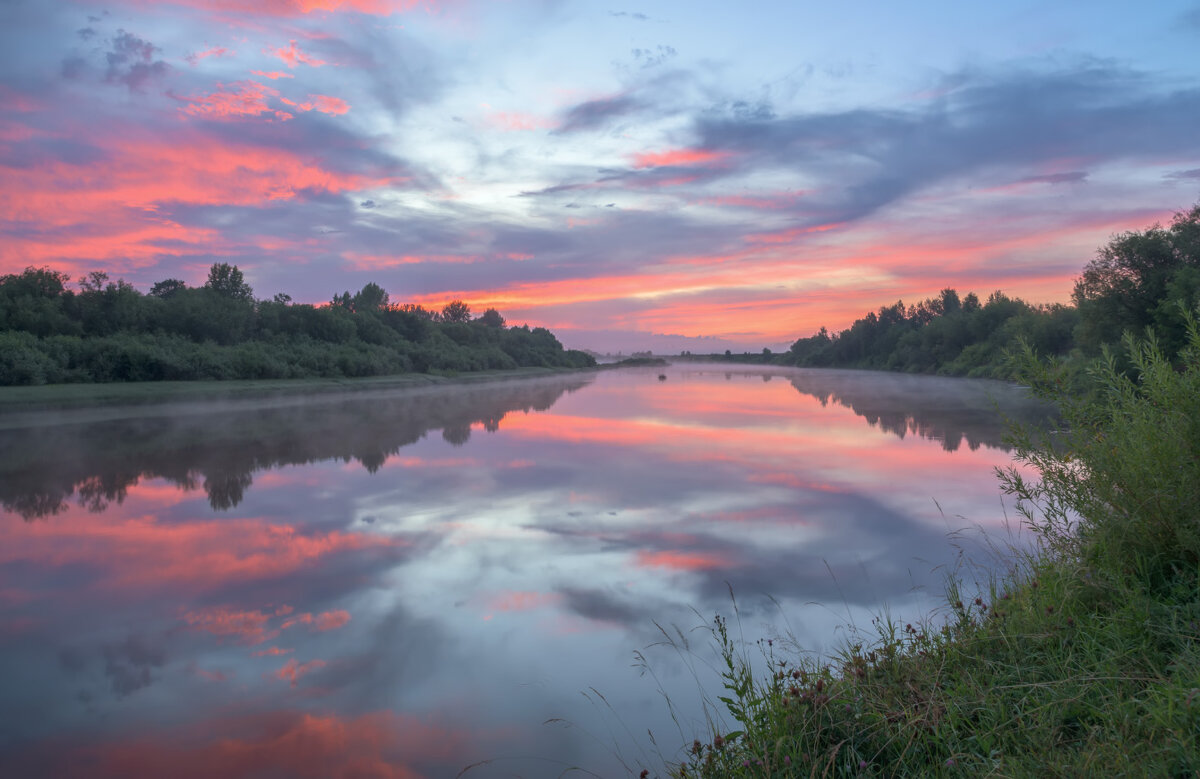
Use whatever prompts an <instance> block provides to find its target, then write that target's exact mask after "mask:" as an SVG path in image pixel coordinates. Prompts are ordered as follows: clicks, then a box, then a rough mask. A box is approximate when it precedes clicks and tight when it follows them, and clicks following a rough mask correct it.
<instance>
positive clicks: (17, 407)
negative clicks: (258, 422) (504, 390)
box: [0, 368, 594, 413]
mask: <svg viewBox="0 0 1200 779" xmlns="http://www.w3.org/2000/svg"><path fill="white" fill-rule="evenodd" d="M590 370H594V368H513V369H509V370H482V371H470V372H466V373H455V372H441V373H402V374H397V375H394V376H369V377H364V378H339V379H332V378H330V379H258V380H232V381H141V382H114V383H109V384H45V385H41V386H36V387H30V386H24V387H0V413H6V412H19V411H42V410H52V409H62V408H78V407H83V406H97V405H140V404H146V403H171V402H178V401H197V400H230V399H252V398H263V397H282V396H292V395H304V394H317V393H329V392H361V391H369V390H389V389H402V388H409V387H429V386H437V385H442V384H466V383H473V382H481V381H497V380H501V379H517V378H530V377H535V376H550V375H556V374H562V373H573V372H578V371H590Z"/></svg>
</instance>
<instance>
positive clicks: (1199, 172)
mask: <svg viewBox="0 0 1200 779" xmlns="http://www.w3.org/2000/svg"><path fill="white" fill-rule="evenodd" d="M1167 178H1169V179H1200V168H1192V169H1191V170H1177V171H1175V172H1173V173H1168V174H1167Z"/></svg>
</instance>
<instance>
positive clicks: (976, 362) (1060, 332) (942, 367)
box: [731, 205, 1200, 378]
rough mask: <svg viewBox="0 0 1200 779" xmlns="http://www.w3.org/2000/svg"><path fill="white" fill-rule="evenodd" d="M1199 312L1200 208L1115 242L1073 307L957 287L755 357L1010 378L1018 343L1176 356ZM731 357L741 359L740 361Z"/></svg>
mask: <svg viewBox="0 0 1200 779" xmlns="http://www.w3.org/2000/svg"><path fill="white" fill-rule="evenodd" d="M1198 307H1200V205H1197V206H1195V207H1193V208H1192V209H1191V210H1190V211H1186V212H1181V213H1178V214H1176V215H1175V217H1174V219H1173V220H1172V221H1171V224H1170V225H1169V226H1167V227H1163V226H1161V225H1158V224H1155V225H1153V226H1151V227H1150V228H1148V229H1146V230H1142V231H1131V232H1126V233H1122V234H1120V235H1117V236H1114V237H1113V238H1112V239H1111V240H1110V241H1109V242H1108V243H1107V244H1106V245H1105V246H1103V247H1102V248H1100V250H1099V251H1098V252H1097V253H1096V257H1095V258H1094V259H1093V260H1092V261H1091V262H1089V263H1088V264H1087V266H1086V267H1085V268H1084V269H1083V273H1082V274H1081V276H1080V277H1079V278H1078V279H1077V281H1076V283H1075V287H1074V290H1073V292H1072V295H1071V305H1065V304H1058V303H1055V304H1049V305H1045V304H1043V305H1033V304H1030V303H1027V302H1025V301H1023V300H1021V299H1020V298H1013V297H1009V296H1007V295H1005V294H1004V293H1002V292H999V291H997V292H993V293H992V294H991V295H989V296H988V297H987V299H986V300H981V299H980V298H979V297H978V296H977V295H976V294H975V293H973V292H971V293H968V294H966V295H962V296H960V295H959V293H958V292H957V291H956V290H954V289H951V288H947V289H943V290H942V291H941V292H940V293H939V294H938V296H937V297H933V298H928V299H926V300H923V301H921V302H920V303H917V304H915V305H907V306H906V305H905V304H904V302H903V301H898V302H896V303H894V304H893V305H890V306H883V307H881V308H880V309H879V310H878V311H877V312H875V311H873V312H870V313H868V314H867V315H866V316H863V317H861V318H859V319H857V320H855V321H854V323H853V324H852V325H850V327H848V328H846V329H845V330H842V331H841V332H837V333H830V332H829V331H828V330H827V329H826V328H824V327H822V328H821V329H820V330H819V331H818V332H817V333H816V334H815V335H812V336H809V337H806V338H800V339H798V340H797V341H796V342H795V343H793V344H792V346H791V349H790V350H789V351H788V352H787V353H785V354H782V355H774V356H772V355H770V353H769V352H767V351H766V350H764V356H763V357H762V358H758V356H757V355H752V356H750V357H752V358H753V359H755V360H756V361H770V362H776V363H781V364H787V365H800V366H815V367H854V368H871V369H877V370H891V371H907V372H917V373H942V374H951V375H965V376H983V377H996V378H1008V377H1009V376H1011V371H1012V368H1011V364H1010V360H1009V355H1010V354H1011V353H1012V352H1013V350H1014V347H1016V346H1017V345H1018V344H1020V343H1022V342H1023V343H1025V344H1028V345H1029V346H1030V347H1032V348H1033V350H1034V351H1035V352H1037V353H1038V354H1040V355H1043V356H1056V357H1059V358H1062V359H1063V360H1065V361H1066V362H1068V363H1073V364H1076V365H1080V366H1082V365H1084V364H1085V363H1086V362H1087V361H1088V360H1090V358H1093V357H1096V356H1098V355H1099V354H1100V353H1101V352H1102V351H1103V350H1104V349H1105V348H1106V347H1107V348H1109V349H1112V350H1114V351H1119V344H1120V340H1121V336H1122V334H1123V333H1125V332H1133V333H1135V334H1137V335H1139V336H1141V335H1146V334H1149V336H1150V337H1152V338H1153V339H1154V340H1155V341H1156V342H1157V343H1158V345H1159V347H1160V348H1161V349H1162V350H1163V351H1164V353H1166V354H1168V355H1175V354H1177V353H1178V352H1179V351H1180V349H1182V348H1183V346H1184V344H1185V343H1186V342H1187V321H1186V320H1187V317H1188V315H1189V314H1190V313H1191V312H1194V311H1196V310H1197V308H1198ZM731 357H733V359H737V358H736V357H734V356H732V355H731Z"/></svg>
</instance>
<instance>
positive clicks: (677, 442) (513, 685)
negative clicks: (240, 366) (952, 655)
mask: <svg viewBox="0 0 1200 779" xmlns="http://www.w3.org/2000/svg"><path fill="white" fill-rule="evenodd" d="M1004 415H1007V416H1010V417H1012V418H1015V419H1019V420H1024V421H1035V420H1039V419H1043V418H1044V417H1045V415H1046V410H1045V408H1044V407H1042V406H1040V405H1038V404H1036V403H1033V402H1031V401H1030V400H1029V399H1028V398H1027V397H1026V396H1025V395H1024V393H1023V392H1022V391H1021V390H1019V389H1018V388H1016V387H1013V386H1011V385H1006V384H1001V383H996V382H984V381H969V380H963V379H940V378H931V377H913V376H897V375H888V374H880V373H870V372H859V371H818V370H802V369H782V368H766V367H764V368H761V369H760V368H754V367H747V366H734V365H720V364H699V363H681V364H678V365H672V366H670V367H666V368H639V369H624V370H614V371H601V372H587V373H572V374H562V375H556V376H550V377H541V378H531V379H513V380H505V381H497V382H486V383H471V384H463V385H440V386H435V387H426V388H415V389H405V390H390V391H374V390H367V391H360V392H353V393H347V394H329V393H324V394H317V395H312V396H306V397H295V396H289V397H280V398H259V399H253V400H238V401H213V402H203V403H202V402H189V403H176V404H160V405H143V406H138V407H111V406H108V407H103V408H94V409H76V410H71V411H61V412H53V413H51V412H46V413H34V414H21V415H14V414H9V415H4V414H0V453H2V454H0V667H3V668H4V669H5V670H4V678H3V682H2V683H0V774H3V775H13V776H16V775H21V776H41V775H45V776H88V777H109V776H112V777H117V776H136V775H147V776H151V775H154V776H173V777H187V776H197V777H199V776H204V777H209V776H312V777H325V776H350V775H355V776H381V777H383V776H389V777H417V776H420V777H444V776H449V777H452V776H455V775H456V774H458V773H459V772H460V771H462V770H463V769H464V768H468V767H469V766H470V768H469V770H467V771H466V773H465V774H464V775H465V776H467V777H489V776H529V777H540V776H558V775H567V776H573V775H580V776H587V775H594V776H603V777H607V776H622V775H626V773H631V774H632V775H636V774H637V772H638V771H639V770H640V769H641V768H643V767H647V768H650V769H651V773H652V774H654V773H656V772H658V770H659V769H661V766H662V761H663V759H671V758H673V757H677V756H678V754H679V753H678V752H677V750H678V749H679V748H680V747H682V746H683V745H684V744H690V743H691V739H692V738H693V737H694V736H696V735H701V737H703V736H704V729H705V728H706V727H707V725H706V714H705V711H706V710H705V708H704V706H703V704H702V698H703V697H707V698H708V699H709V700H710V701H711V700H714V699H715V695H716V694H717V693H718V690H715V689H713V688H712V687H711V684H712V680H711V676H710V673H709V671H708V669H707V666H706V662H707V659H708V658H710V655H711V646H710V644H709V642H708V641H706V640H705V633H704V631H703V630H702V629H698V628H700V627H701V626H702V625H704V624H705V623H706V621H707V620H709V619H710V618H711V617H712V616H713V614H715V613H722V614H725V615H727V616H729V615H734V614H735V607H734V601H733V598H736V615H735V625H736V626H737V629H738V631H739V633H738V634H739V635H744V636H745V637H746V638H747V639H751V640H752V639H754V638H758V637H772V638H775V639H778V640H780V641H784V642H786V641H788V640H789V639H791V640H795V641H797V642H798V643H799V644H800V645H802V646H804V647H805V648H807V649H812V650H828V649H830V648H832V647H835V646H836V645H837V642H838V641H839V640H844V639H845V638H846V636H847V635H848V633H847V626H848V625H858V626H860V627H863V626H867V627H869V624H870V620H871V619H872V617H873V616H876V615H879V614H881V613H884V610H886V612H887V613H889V614H891V615H893V616H895V617H898V618H901V619H915V618H917V617H918V616H920V615H922V614H927V613H929V612H930V611H931V610H933V609H936V607H937V606H938V604H939V602H940V600H939V598H940V595H941V593H942V587H943V582H944V577H945V576H946V574H947V572H949V571H952V570H954V569H955V566H956V565H958V563H959V561H960V558H961V555H962V554H963V553H964V550H965V553H966V555H967V556H968V557H969V558H971V559H972V560H973V561H974V562H978V563H982V564H983V565H984V566H985V567H986V566H987V565H988V564H990V563H991V562H993V561H990V559H989V558H988V555H989V554H991V552H990V551H989V544H988V542H987V541H986V540H981V539H985V538H987V539H992V543H994V544H996V545H998V546H1001V547H1002V546H1003V544H1004V543H1006V542H1007V541H1006V540H1005V539H1006V535H1005V534H1006V532H1007V531H1006V527H1007V525H1008V524H1009V523H1015V521H1016V516H1015V514H1014V512H1013V510H1012V508H1011V505H1008V504H1006V502H1005V500H1004V499H1002V496H1001V493H1000V490H999V487H998V483H997V481H996V478H995V475H994V473H993V469H994V468H995V467H996V466H1002V465H1006V464H1008V463H1009V460H1010V454H1009V452H1008V451H1007V450H1006V449H1005V448H1004V446H1003V445H1002V436H1003V433H1004V430H1005V422H1004V420H1003V418H1002V416H1004ZM667 638H670V642H667V641H665V639H667ZM685 644H686V646H687V648H685V646H684V645H685ZM649 733H652V734H653V735H652V736H651V735H649ZM572 769H577V770H572Z"/></svg>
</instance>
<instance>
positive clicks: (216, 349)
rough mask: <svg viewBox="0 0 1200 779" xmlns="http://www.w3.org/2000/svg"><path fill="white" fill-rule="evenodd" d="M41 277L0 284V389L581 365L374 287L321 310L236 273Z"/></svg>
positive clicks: (220, 268)
mask: <svg viewBox="0 0 1200 779" xmlns="http://www.w3.org/2000/svg"><path fill="white" fill-rule="evenodd" d="M69 281H70V278H69V277H68V276H67V275H66V274H64V273H61V272H59V271H56V270H52V269H50V268H26V269H25V271H24V272H22V273H16V274H9V275H6V276H0V385H15V384H45V383H63V382H109V381H158V380H193V379H273V378H313V377H353V376H378V375H388V374H396V373H407V372H429V371H473V370H485V369H504V368H517V367H533V366H539V367H586V366H590V365H594V364H595V360H594V359H593V358H592V357H590V356H589V355H587V354H584V353H583V352H578V351H574V350H569V351H568V350H564V349H563V347H562V344H561V343H559V341H558V339H557V338H555V337H554V334H553V333H551V332H550V331H549V330H546V329H545V328H541V327H537V328H533V329H530V328H529V327H528V326H521V327H507V326H506V323H505V320H504V317H503V316H501V315H500V313H499V312H497V311H495V310H494V309H488V310H487V311H486V312H484V314H483V315H482V316H480V317H478V318H472V316H471V311H470V308H469V307H468V305H467V304H466V303H464V302H463V301H461V300H455V301H452V302H450V303H448V304H447V305H446V306H445V307H443V308H442V310H441V311H429V310H427V309H424V308H422V307H421V306H418V305H414V304H409V303H406V304H399V305H395V304H392V303H391V302H390V298H389V295H388V293H387V292H386V291H385V290H384V289H383V288H382V287H380V286H379V285H377V284H374V283H370V284H367V285H366V286H364V287H363V288H362V289H361V290H359V291H358V292H357V293H354V294H353V295H352V294H351V293H349V292H344V293H342V294H340V295H334V296H333V299H332V301H331V304H330V305H328V306H314V305H309V304H301V303H292V301H291V298H290V297H288V296H287V295H285V294H278V295H275V296H274V297H273V298H271V299H270V300H257V299H255V297H254V292H253V290H252V289H251V288H250V285H249V284H247V283H246V281H245V278H244V277H243V275H242V272H241V271H240V270H239V269H238V268H237V266H233V265H228V264H225V263H218V264H215V265H213V266H212V268H211V269H210V271H209V275H208V280H207V281H206V282H205V283H204V285H203V286H201V287H189V286H187V284H185V283H184V282H182V281H180V280H178V279H166V280H164V281H160V282H158V283H156V284H155V285H154V286H153V287H152V288H151V290H150V292H149V294H145V295H143V294H142V293H140V292H138V290H136V289H135V288H134V287H133V286H132V285H130V284H128V283H126V282H125V281H123V280H117V281H115V282H114V281H110V280H109V278H108V275H107V274H105V273H103V272H93V273H90V274H88V275H87V276H85V277H84V278H83V279H81V280H79V282H78V287H79V291H78V292H76V291H74V290H71V289H69V288H68V286H67V285H68V282H69Z"/></svg>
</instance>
